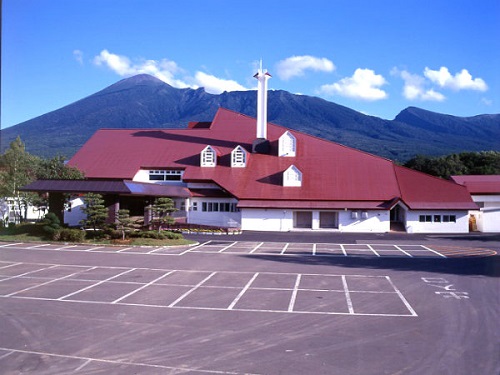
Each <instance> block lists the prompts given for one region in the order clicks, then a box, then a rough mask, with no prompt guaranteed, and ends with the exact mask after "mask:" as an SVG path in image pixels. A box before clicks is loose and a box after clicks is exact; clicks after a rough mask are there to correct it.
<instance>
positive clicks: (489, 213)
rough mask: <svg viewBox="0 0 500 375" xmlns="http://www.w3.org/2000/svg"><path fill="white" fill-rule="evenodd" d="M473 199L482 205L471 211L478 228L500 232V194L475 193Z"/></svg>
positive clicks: (484, 230)
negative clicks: (477, 209)
mask: <svg viewBox="0 0 500 375" xmlns="http://www.w3.org/2000/svg"><path fill="white" fill-rule="evenodd" d="M472 200H473V201H474V202H476V203H478V204H479V205H480V207H481V209H480V211H470V214H471V215H474V216H475V218H476V223H477V230H478V231H480V232H484V233H500V195H473V196H472Z"/></svg>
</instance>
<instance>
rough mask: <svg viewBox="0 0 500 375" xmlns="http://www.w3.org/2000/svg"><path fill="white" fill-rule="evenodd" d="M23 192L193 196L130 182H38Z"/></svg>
mask: <svg viewBox="0 0 500 375" xmlns="http://www.w3.org/2000/svg"><path fill="white" fill-rule="evenodd" d="M21 190H22V191H33V192H39V193H45V192H53V193H67V194H71V193H98V194H119V195H141V196H153V197H155V196H156V197H181V198H188V197H190V196H191V193H190V192H189V190H188V189H187V188H185V187H183V186H175V185H168V186H167V185H159V184H148V183H144V182H134V181H130V180H122V181H120V180H37V181H34V182H32V183H31V184H28V185H26V186H24V187H23V188H21Z"/></svg>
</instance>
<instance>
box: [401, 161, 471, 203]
mask: <svg viewBox="0 0 500 375" xmlns="http://www.w3.org/2000/svg"><path fill="white" fill-rule="evenodd" d="M394 170H395V172H396V176H397V179H398V184H399V188H400V190H401V200H402V201H403V202H404V203H405V204H406V205H407V206H408V207H410V209H412V210H431V209H432V210H436V209H437V210H474V209H477V205H476V204H475V203H474V202H473V201H472V198H471V197H470V194H469V193H468V192H467V189H465V187H463V186H461V185H458V184H455V183H453V182H452V181H447V180H443V179H441V178H438V177H433V176H429V175H427V174H425V173H421V172H418V171H414V170H411V169H408V168H405V167H401V166H398V165H394Z"/></svg>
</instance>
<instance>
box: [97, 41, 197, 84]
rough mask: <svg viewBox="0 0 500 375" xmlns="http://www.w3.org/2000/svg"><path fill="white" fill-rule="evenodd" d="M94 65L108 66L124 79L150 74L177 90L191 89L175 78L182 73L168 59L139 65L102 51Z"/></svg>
mask: <svg viewBox="0 0 500 375" xmlns="http://www.w3.org/2000/svg"><path fill="white" fill-rule="evenodd" d="M94 64H96V65H98V66H102V65H104V66H106V67H108V68H109V69H111V70H112V71H114V72H115V73H117V74H118V75H120V76H122V77H127V76H133V75H136V74H150V75H152V76H154V77H156V78H158V79H161V80H162V81H164V82H166V83H168V84H169V85H171V86H173V87H177V88H185V87H189V85H188V84H187V83H185V82H184V81H183V80H180V79H176V78H175V77H174V76H175V75H176V74H178V73H181V72H182V69H180V68H179V67H178V66H177V64H176V63H175V62H174V61H170V60H168V59H162V60H159V61H157V60H141V61H139V62H138V63H132V61H131V60H130V59H129V58H128V57H126V56H122V55H117V54H114V53H111V52H109V51H108V50H102V51H101V53H100V54H99V55H97V56H96V57H94Z"/></svg>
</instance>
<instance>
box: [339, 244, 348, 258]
mask: <svg viewBox="0 0 500 375" xmlns="http://www.w3.org/2000/svg"><path fill="white" fill-rule="evenodd" d="M340 249H341V250H342V254H344V256H345V257H346V256H347V253H346V251H345V246H344V245H342V244H340Z"/></svg>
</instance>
